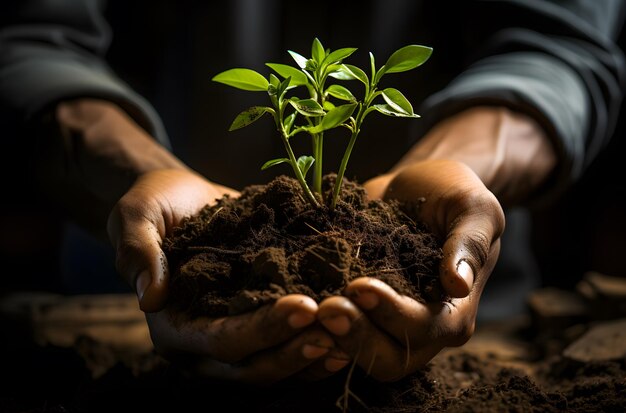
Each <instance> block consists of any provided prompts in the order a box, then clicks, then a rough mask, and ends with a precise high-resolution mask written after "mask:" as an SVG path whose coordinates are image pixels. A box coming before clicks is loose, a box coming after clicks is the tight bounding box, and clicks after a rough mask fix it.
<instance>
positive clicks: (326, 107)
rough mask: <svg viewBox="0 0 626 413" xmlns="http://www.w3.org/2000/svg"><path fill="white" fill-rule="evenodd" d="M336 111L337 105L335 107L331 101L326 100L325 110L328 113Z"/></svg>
mask: <svg viewBox="0 0 626 413" xmlns="http://www.w3.org/2000/svg"><path fill="white" fill-rule="evenodd" d="M333 109H335V105H333V103H332V102H331V101H329V100H325V101H324V110H325V111H326V112H328V111H330V110H333Z"/></svg>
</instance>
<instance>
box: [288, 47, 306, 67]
mask: <svg viewBox="0 0 626 413" xmlns="http://www.w3.org/2000/svg"><path fill="white" fill-rule="evenodd" d="M288 52H289V54H290V55H291V57H293V60H294V61H295V62H296V64H297V65H298V66H299V67H300V69H304V68H306V64H307V62H308V59H307V58H306V57H304V56H302V55H301V54H298V53H296V52H294V51H291V50H289V51H288Z"/></svg>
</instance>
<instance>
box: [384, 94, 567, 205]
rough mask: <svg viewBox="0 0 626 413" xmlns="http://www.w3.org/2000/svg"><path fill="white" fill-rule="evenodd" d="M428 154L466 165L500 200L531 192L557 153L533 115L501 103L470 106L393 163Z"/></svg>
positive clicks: (404, 163) (403, 163)
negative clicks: (489, 105)
mask: <svg viewBox="0 0 626 413" xmlns="http://www.w3.org/2000/svg"><path fill="white" fill-rule="evenodd" d="M426 159H449V160H455V161H459V162H462V163H464V164H466V165H467V166H469V167H470V168H471V169H472V170H473V171H474V173H476V175H478V177H479V178H480V179H481V180H482V181H483V183H484V184H485V186H486V187H487V188H488V189H489V190H490V191H492V192H493V193H494V194H495V195H496V196H497V197H498V199H499V200H500V202H502V203H503V204H513V203H517V202H520V201H522V200H525V199H527V198H529V197H531V196H532V195H533V194H534V193H535V192H536V191H538V190H539V188H540V187H541V186H542V185H543V184H544V183H545V182H546V181H547V179H548V177H549V176H550V175H551V173H552V172H553V171H554V169H555V167H556V163H557V157H556V152H555V150H554V148H553V146H552V143H551V141H550V139H549V137H548V135H547V133H546V132H545V131H544V129H543V128H541V126H539V124H538V123H537V122H536V121H535V120H534V119H533V118H531V117H529V116H527V115H525V114H522V113H518V112H513V111H511V110H508V109H506V108H503V107H486V106H484V107H482V106H481V107H474V108H471V109H467V110H465V111H463V112H460V113H458V114H456V115H454V116H452V117H450V118H447V119H445V120H443V121H442V122H440V123H439V124H437V125H436V126H435V127H433V128H432V129H431V130H430V131H429V132H428V133H427V134H426V135H425V136H424V137H423V138H422V139H420V141H418V142H417V143H416V144H415V145H414V146H413V148H412V149H411V150H410V151H409V152H408V153H407V155H406V156H405V157H404V158H403V159H402V160H401V161H400V162H399V163H398V164H397V165H396V167H394V169H393V170H392V172H393V173H397V172H398V171H399V170H401V169H404V167H406V166H407V165H409V164H412V163H414V162H416V161H421V160H426Z"/></svg>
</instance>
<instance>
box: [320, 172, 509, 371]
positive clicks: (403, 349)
mask: <svg viewBox="0 0 626 413" xmlns="http://www.w3.org/2000/svg"><path fill="white" fill-rule="evenodd" d="M366 189H367V190H368V193H369V195H370V197H383V198H385V199H398V200H401V201H406V202H410V203H413V204H414V205H415V206H417V207H416V208H411V209H412V212H413V214H414V215H415V216H414V218H415V219H417V220H420V221H422V222H424V223H426V224H427V225H428V226H429V227H430V229H431V230H432V231H433V232H434V233H435V235H436V236H438V237H439V238H440V239H441V240H442V242H443V259H442V262H441V266H440V271H439V276H440V280H441V284H442V286H443V287H444V289H445V290H446V292H447V293H448V294H449V295H450V296H451V297H452V299H451V300H450V302H436V303H426V304H423V303H420V302H418V301H416V300H414V299H412V298H409V297H406V296H402V295H400V294H398V293H397V292H396V291H394V290H393V289H392V288H391V287H389V286H388V285H386V284H385V283H383V282H382V281H380V280H376V279H373V278H360V279H357V280H354V281H353V282H352V283H350V284H349V285H348V287H347V288H346V291H345V296H335V297H331V298H328V299H326V300H325V301H323V302H322V303H321V304H320V306H319V310H318V313H317V314H318V315H317V317H318V319H319V321H320V323H321V324H322V325H323V326H324V327H325V328H326V329H327V330H328V331H329V332H330V333H331V334H332V337H333V338H334V340H335V341H336V342H337V345H338V346H339V347H340V348H341V349H342V350H344V351H345V352H346V353H348V354H349V355H350V356H352V357H354V358H355V360H356V362H357V363H358V364H359V366H360V367H361V368H363V369H364V370H365V371H367V372H368V373H369V374H371V375H372V376H373V377H374V378H376V379H378V380H381V381H393V380H398V379H400V378H402V377H404V376H405V375H407V374H410V373H412V372H414V371H416V370H417V369H419V368H421V367H423V366H424V365H425V364H426V363H427V362H428V361H429V360H431V359H432V358H433V357H434V356H435V355H436V354H437V353H438V352H439V351H440V350H441V349H442V348H444V347H447V346H458V345H462V344H463V343H465V342H466V341H467V340H468V339H469V338H470V337H471V335H472V333H473V330H474V325H475V319H476V312H477V309H478V302H479V299H480V295H481V293H482V291H483V288H484V285H485V283H486V281H487V279H488V278H489V275H490V274H491V271H492V270H493V267H494V266H495V263H496V260H497V257H498V253H499V249H500V236H501V234H502V231H503V230H504V213H503V211H502V208H501V206H500V204H499V202H498V200H497V199H496V197H495V196H494V195H493V194H492V193H491V192H490V191H489V190H488V189H487V188H486V187H485V186H484V185H483V183H482V182H481V180H480V179H479V178H478V177H477V176H476V175H475V174H474V172H473V171H472V170H471V169H470V168H468V167H467V166H465V165H464V164H462V163H460V162H456V161H448V160H425V161H419V162H415V163H414V164H411V165H410V166H407V167H405V168H404V169H402V170H400V171H399V172H398V173H396V174H394V175H389V176H383V177H379V178H377V179H375V180H372V181H370V182H368V183H366Z"/></svg>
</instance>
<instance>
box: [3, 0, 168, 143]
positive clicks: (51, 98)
mask: <svg viewBox="0 0 626 413" xmlns="http://www.w3.org/2000/svg"><path fill="white" fill-rule="evenodd" d="M102 4H103V2H102V1H98V0H84V1H74V0H20V1H11V2H5V4H2V6H0V16H1V17H0V50H1V51H2V52H1V53H0V108H1V109H2V110H0V116H1V117H4V118H5V119H3V121H5V122H11V121H12V122H20V121H22V122H28V121H30V120H32V119H33V118H34V117H35V116H36V115H37V114H38V113H40V112H41V111H42V110H43V109H45V108H47V107H50V105H52V104H54V103H56V102H58V101H60V100H65V99H71V98H80V97H92V98H99V99H105V100H109V101H112V102H115V103H116V104H118V105H119V106H120V107H121V108H123V109H124V110H125V111H126V112H127V113H128V114H129V115H130V116H131V117H133V118H134V119H135V121H136V122H138V123H139V124H140V125H141V126H142V127H143V128H144V129H146V131H148V132H149V133H150V134H151V135H152V136H154V137H155V138H157V139H158V140H159V141H160V142H161V143H163V144H166V145H167V144H168V140H167V136H166V132H165V129H164V127H163V124H162V122H161V120H160V118H159V116H158V115H157V113H156V111H155V110H154V108H153V107H152V106H151V105H150V104H149V103H148V101H147V100H146V99H144V98H143V97H141V96H139V95H138V94H137V93H135V92H134V91H133V90H132V89H131V88H130V87H129V86H128V85H126V84H125V83H124V82H123V81H122V80H120V79H119V78H118V77H116V75H115V74H114V73H113V72H112V71H111V69H110V68H109V67H108V66H107V65H106V63H105V62H104V58H103V56H104V54H105V53H106V51H107V48H108V46H109V43H110V39H111V31H110V28H109V27H108V25H107V23H106V22H105V20H104V18H103V16H102V7H101V6H102Z"/></svg>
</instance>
